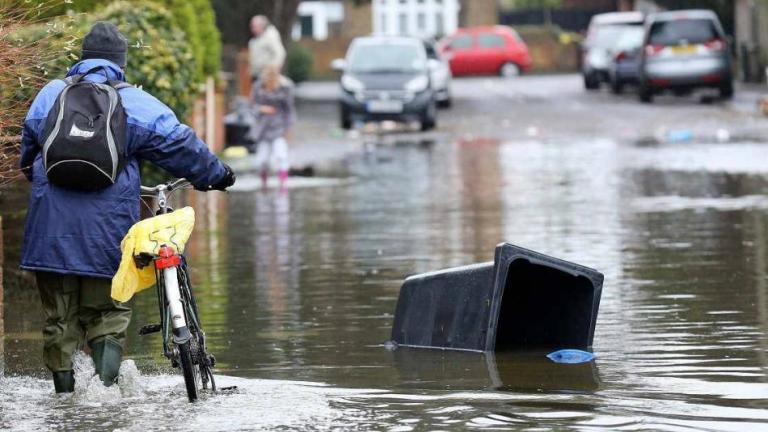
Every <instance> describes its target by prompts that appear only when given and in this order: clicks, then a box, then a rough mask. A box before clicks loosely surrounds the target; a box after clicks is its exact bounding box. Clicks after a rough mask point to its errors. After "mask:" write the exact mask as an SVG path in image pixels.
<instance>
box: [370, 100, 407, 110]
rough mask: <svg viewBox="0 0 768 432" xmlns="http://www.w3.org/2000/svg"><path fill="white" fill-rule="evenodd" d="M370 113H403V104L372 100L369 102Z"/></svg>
mask: <svg viewBox="0 0 768 432" xmlns="http://www.w3.org/2000/svg"><path fill="white" fill-rule="evenodd" d="M368 112H372V113H399V112H403V103H402V102H400V101H397V100H372V101H368Z"/></svg>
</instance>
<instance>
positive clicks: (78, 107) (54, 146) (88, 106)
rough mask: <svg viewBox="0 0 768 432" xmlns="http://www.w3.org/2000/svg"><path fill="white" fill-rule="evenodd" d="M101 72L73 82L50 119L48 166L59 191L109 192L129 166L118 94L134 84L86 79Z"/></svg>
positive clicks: (45, 140) (47, 124) (44, 140)
mask: <svg viewBox="0 0 768 432" xmlns="http://www.w3.org/2000/svg"><path fill="white" fill-rule="evenodd" d="M101 68H103V67H101V66H99V67H96V68H93V69H90V70H89V71H87V72H85V73H83V74H80V75H73V76H71V77H68V78H67V79H66V80H65V82H66V83H67V86H66V87H64V90H62V91H61V93H60V94H59V96H58V97H57V98H56V102H55V103H54V105H53V108H51V111H50V112H49V113H48V117H47V118H46V119H45V127H44V128H43V135H42V138H41V139H40V142H41V143H42V146H43V149H42V154H43V167H44V168H45V174H46V175H47V176H48V180H49V181H50V182H51V183H53V184H55V185H57V186H61V187H64V188H67V189H74V190H80V191H96V190H99V189H104V188H106V187H108V186H111V185H113V184H114V183H115V181H116V180H117V176H118V174H120V172H121V171H122V170H123V166H124V165H125V139H126V128H127V120H126V119H127V117H126V114H125V110H124V109H123V104H122V101H121V99H120V94H119V93H118V90H120V89H121V88H126V87H131V85H130V84H127V83H124V82H121V81H106V82H103V83H96V82H90V81H85V80H83V78H84V77H85V76H86V75H88V74H90V73H92V72H94V71H95V70H97V69H101Z"/></svg>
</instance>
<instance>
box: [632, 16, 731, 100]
mask: <svg viewBox="0 0 768 432" xmlns="http://www.w3.org/2000/svg"><path fill="white" fill-rule="evenodd" d="M645 29H646V32H645V42H644V49H643V50H642V52H641V55H640V69H639V72H640V99H641V100H642V101H643V102H651V101H652V100H653V96H654V95H655V94H657V93H660V92H662V91H665V90H672V91H674V92H675V93H678V94H683V93H686V92H689V91H691V90H692V89H695V88H699V87H712V88H717V89H719V91H720V96H721V97H723V98H730V97H731V96H733V74H732V71H731V54H730V50H729V47H728V41H727V38H726V36H725V33H724V32H723V28H722V26H721V25H720V20H718V18H717V15H715V13H714V12H712V11H708V10H683V11H673V12H661V13H657V14H652V15H650V16H649V17H648V20H647V22H646V26H645Z"/></svg>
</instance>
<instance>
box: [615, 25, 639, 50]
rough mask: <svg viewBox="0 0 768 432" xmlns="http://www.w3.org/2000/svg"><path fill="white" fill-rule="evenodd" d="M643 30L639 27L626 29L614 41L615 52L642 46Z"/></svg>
mask: <svg viewBox="0 0 768 432" xmlns="http://www.w3.org/2000/svg"><path fill="white" fill-rule="evenodd" d="M644 36H645V30H644V29H643V28H642V27H639V26H633V27H628V28H626V29H625V30H624V31H623V32H621V34H620V35H619V38H618V39H617V40H616V46H615V48H616V49H617V50H633V49H635V48H639V47H640V46H642V45H643V37H644Z"/></svg>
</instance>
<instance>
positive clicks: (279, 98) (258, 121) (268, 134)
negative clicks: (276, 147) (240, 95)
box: [250, 78, 296, 143]
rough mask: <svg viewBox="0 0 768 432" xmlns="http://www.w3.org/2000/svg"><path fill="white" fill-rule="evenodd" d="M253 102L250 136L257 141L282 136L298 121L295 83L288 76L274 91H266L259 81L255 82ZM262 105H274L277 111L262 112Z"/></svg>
mask: <svg viewBox="0 0 768 432" xmlns="http://www.w3.org/2000/svg"><path fill="white" fill-rule="evenodd" d="M251 103H252V104H253V125H252V126H251V131H250V138H251V139H252V140H253V141H254V142H256V143H259V142H261V141H268V142H271V141H274V140H276V139H277V138H280V137H282V136H283V135H285V133H286V132H287V131H289V130H290V129H291V128H292V127H293V124H294V123H295V122H296V109H295V108H294V103H293V83H292V82H291V81H290V80H288V79H287V78H284V79H282V80H281V82H280V87H278V88H277V90H275V91H273V92H268V91H266V90H265V89H264V87H262V86H261V84H260V83H259V82H258V81H257V82H255V83H253V90H252V91H251ZM261 105H269V106H272V107H274V108H275V109H277V112H276V113H274V114H262V113H261V112H259V107H260V106H261Z"/></svg>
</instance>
